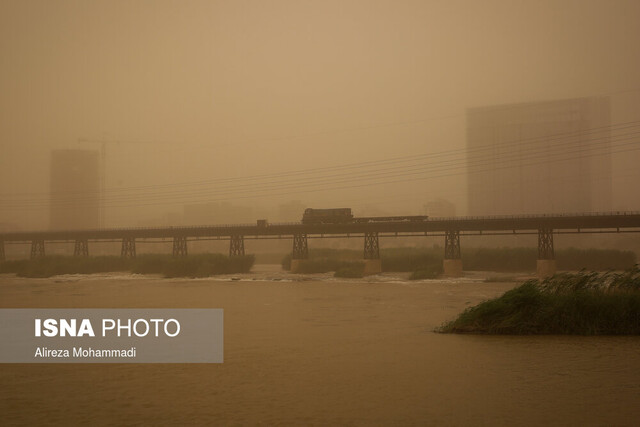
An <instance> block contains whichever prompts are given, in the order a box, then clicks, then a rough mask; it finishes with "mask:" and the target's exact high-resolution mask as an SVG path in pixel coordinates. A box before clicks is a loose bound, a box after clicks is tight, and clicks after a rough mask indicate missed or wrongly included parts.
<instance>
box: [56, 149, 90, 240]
mask: <svg viewBox="0 0 640 427" xmlns="http://www.w3.org/2000/svg"><path fill="white" fill-rule="evenodd" d="M99 169H100V166H99V156H98V151H94V150H54V151H52V152H51V200H50V223H49V224H50V228H51V229H52V230H72V229H91V228H98V227H99V225H100V171H99Z"/></svg>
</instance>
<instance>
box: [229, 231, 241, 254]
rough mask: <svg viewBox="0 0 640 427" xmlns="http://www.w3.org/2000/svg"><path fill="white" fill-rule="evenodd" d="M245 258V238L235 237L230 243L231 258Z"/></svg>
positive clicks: (232, 237)
mask: <svg viewBox="0 0 640 427" xmlns="http://www.w3.org/2000/svg"><path fill="white" fill-rule="evenodd" d="M232 256H244V236H241V235H233V236H231V240H230V241H229V257H232Z"/></svg>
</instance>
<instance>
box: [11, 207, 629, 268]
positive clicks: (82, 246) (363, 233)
mask: <svg viewBox="0 0 640 427" xmlns="http://www.w3.org/2000/svg"><path fill="white" fill-rule="evenodd" d="M396 218H400V217H396ZM406 218H412V217H406ZM637 232H640V212H606V213H583V214H553V215H552V214H550V215H515V216H483V217H452V218H427V219H424V220H420V221H414V220H404V221H403V220H380V221H370V222H369V221H362V219H359V221H352V222H348V223H338V224H332V223H321V224H302V223H274V224H269V223H267V222H266V221H264V220H258V221H257V223H256V224H236V225H211V226H187V227H156V228H104V229H95V230H53V231H28V232H9V233H0V260H4V259H5V244H30V245H31V258H37V257H42V256H44V255H45V242H75V247H74V255H75V256H88V255H89V242H113V241H118V242H121V243H122V249H121V256H123V257H135V256H136V242H137V241H150V240H151V241H153V240H160V241H163V240H167V239H170V240H173V255H174V256H176V257H177V256H185V255H187V253H188V242H189V241H198V240H229V255H230V256H238V255H244V253H245V249H244V241H245V240H247V239H249V240H250V239H292V240H293V248H292V263H291V268H292V271H296V269H297V268H298V266H299V264H300V262H301V261H302V260H304V259H306V258H308V255H309V251H308V239H313V238H363V240H364V252H363V258H364V261H365V273H366V274H374V273H378V272H380V271H381V263H380V250H379V239H380V238H381V237H402V236H442V237H444V243H445V245H444V272H445V275H448V276H460V275H461V274H462V259H461V255H460V254H461V251H460V238H461V236H462V237H463V236H470V235H519V234H537V235H538V261H537V270H538V271H537V272H538V275H539V276H540V277H545V276H549V275H552V274H553V273H555V271H556V263H555V254H554V247H553V239H554V235H557V234H575V233H637Z"/></svg>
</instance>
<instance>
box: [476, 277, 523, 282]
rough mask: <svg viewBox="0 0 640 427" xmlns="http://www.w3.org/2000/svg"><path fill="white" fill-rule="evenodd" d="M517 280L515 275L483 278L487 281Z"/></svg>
mask: <svg viewBox="0 0 640 427" xmlns="http://www.w3.org/2000/svg"><path fill="white" fill-rule="evenodd" d="M515 281H516V278H515V277H514V276H490V277H487V278H486V279H484V280H483V282H485V283H506V282H515Z"/></svg>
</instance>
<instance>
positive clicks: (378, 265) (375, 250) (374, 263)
mask: <svg viewBox="0 0 640 427" xmlns="http://www.w3.org/2000/svg"><path fill="white" fill-rule="evenodd" d="M379 273H382V261H381V260H380V244H379V239H378V232H377V231H371V232H365V233H364V275H365V276H368V275H371V274H379Z"/></svg>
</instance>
